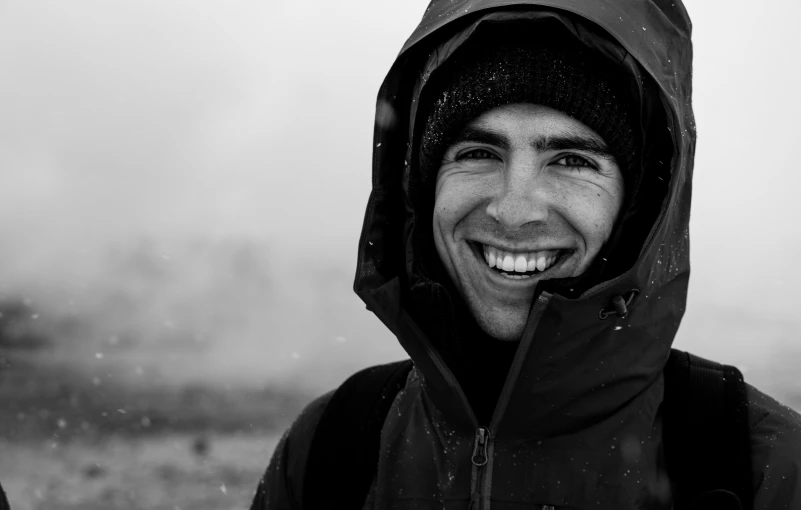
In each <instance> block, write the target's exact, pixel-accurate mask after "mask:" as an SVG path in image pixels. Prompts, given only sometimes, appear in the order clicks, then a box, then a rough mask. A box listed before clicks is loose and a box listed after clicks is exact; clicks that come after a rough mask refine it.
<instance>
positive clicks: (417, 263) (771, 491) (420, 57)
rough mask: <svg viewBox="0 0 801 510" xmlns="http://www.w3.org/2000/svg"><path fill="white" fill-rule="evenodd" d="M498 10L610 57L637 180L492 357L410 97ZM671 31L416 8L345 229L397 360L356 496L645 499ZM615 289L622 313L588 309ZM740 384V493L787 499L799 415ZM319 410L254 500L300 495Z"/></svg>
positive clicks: (675, 155) (672, 251) (452, 504)
mask: <svg viewBox="0 0 801 510" xmlns="http://www.w3.org/2000/svg"><path fill="white" fill-rule="evenodd" d="M511 24H513V25H514V26H516V27H519V26H520V24H525V27H527V28H526V29H529V30H532V31H537V30H540V29H544V28H543V27H545V26H547V27H548V30H551V29H553V28H554V27H558V28H559V30H562V31H564V32H565V33H566V34H567V35H568V36H569V37H573V38H574V40H575V41H576V42H577V43H579V44H582V45H584V46H586V48H587V49H588V51H591V52H594V54H595V55H597V56H598V57H599V58H605V59H607V60H608V61H609V62H610V63H612V64H614V65H616V66H619V67H620V68H622V69H624V70H625V71H626V73H627V75H628V76H629V78H630V86H631V89H632V93H633V94H634V97H635V99H636V104H637V105H638V109H637V113H638V115H639V118H638V119H637V126H638V128H639V130H638V133H637V135H638V136H639V142H640V147H642V150H641V151H640V154H639V164H640V165H641V170H642V182H641V183H640V185H639V190H638V196H639V197H640V199H639V200H637V201H635V202H634V203H633V204H632V205H631V207H630V208H628V209H627V210H626V211H625V213H624V215H623V218H622V219H621V223H620V225H619V228H617V229H616V234H615V236H616V239H613V240H612V241H611V242H610V243H609V244H610V246H613V247H615V248H614V249H613V250H612V251H611V252H604V253H603V257H602V259H606V260H603V262H604V264H600V263H599V264H598V265H595V266H593V269H592V270H591V271H589V272H588V274H586V275H583V276H582V277H579V278H575V279H564V280H550V281H545V282H542V283H541V284H540V286H539V288H538V291H537V298H536V299H535V301H534V303H533V305H532V310H531V312H530V316H529V321H528V324H527V326H526V329H525V332H524V335H523V338H522V339H521V340H520V342H519V345H517V346H516V347H515V349H514V353H513V354H512V357H511V359H509V357H508V353H507V356H506V357H504V355H503V354H501V355H499V359H497V360H492V359H491V357H490V356H485V357H483V359H482V356H481V355H479V354H477V352H481V351H476V349H473V348H471V342H472V343H474V344H475V345H483V346H491V345H492V342H491V339H488V338H486V337H485V336H482V334H481V333H480V332H476V331H475V329H474V327H473V325H472V324H471V322H470V321H469V320H466V317H465V315H464V311H463V309H462V305H461V304H460V300H459V298H458V295H456V294H455V293H454V292H453V289H451V288H449V285H448V282H447V277H446V276H444V274H443V269H442V267H441V266H440V264H439V261H438V257H437V256H436V253H435V250H434V247H433V242H432V237H431V224H430V223H431V207H432V205H433V204H432V202H433V201H432V199H431V196H430V194H429V193H430V188H428V187H427V186H426V185H425V182H422V180H421V179H420V175H419V172H417V170H418V169H417V168H416V163H415V162H416V161H418V160H419V158H418V152H417V151H418V150H419V141H420V137H421V135H422V129H423V125H424V120H425V115H426V113H427V112H418V105H419V104H420V101H421V97H423V95H424V94H425V93H426V84H427V83H428V81H429V80H431V79H432V76H433V75H434V74H435V73H436V71H437V70H438V69H439V68H441V67H442V66H443V65H444V64H445V63H446V62H447V60H448V59H449V58H450V57H451V56H452V55H453V54H454V53H455V52H456V51H457V50H458V49H459V48H460V47H462V46H463V45H464V44H466V43H467V42H468V41H470V40H471V38H474V37H478V36H480V35H481V34H484V33H490V32H491V31H492V30H498V29H500V30H502V29H503V28H504V27H508V26H511ZM690 33H691V24H690V20H689V18H688V16H687V13H686V11H685V10H684V7H683V6H682V4H681V2H678V1H669V0H646V1H641V0H593V1H591V2H590V1H586V0H548V1H537V0H529V1H506V0H480V1H479V0H476V1H468V0H453V1H450V0H435V1H433V2H432V3H431V4H430V5H429V8H428V9H427V11H426V13H425V15H424V18H423V21H422V22H421V24H420V26H419V27H418V28H417V30H416V31H415V32H414V34H413V35H412V36H411V38H410V39H409V40H408V41H407V43H406V45H405V46H404V48H403V50H402V52H401V54H400V55H399V56H398V59H397V60H396V62H395V64H394V65H393V66H392V68H391V69H390V71H389V73H388V75H387V78H386V79H385V81H384V83H383V85H382V87H381V89H380V91H379V96H378V102H377V113H376V128H375V137H374V147H375V149H374V154H373V188H372V192H371V194H370V198H369V202H368V205H367V211H366V214H365V222H364V227H363V231H362V236H361V239H360V241H359V252H358V265H357V274H356V279H355V283H354V290H355V291H356V293H357V294H358V295H359V296H360V297H361V298H362V300H363V301H364V302H365V303H366V304H367V306H368V308H369V309H370V310H372V311H373V313H375V314H376V316H377V317H378V318H379V319H381V320H382V321H383V322H384V324H385V325H386V326H387V327H388V328H389V329H390V330H391V331H392V332H393V333H394V334H395V335H396V336H397V338H398V340H399V342H400V343H401V345H402V346H403V347H404V349H405V350H406V351H407V352H408V353H409V356H410V357H411V359H412V360H413V361H414V364H415V368H414V370H413V371H412V373H411V374H410V377H409V379H408V380H407V383H406V386H405V388H404V389H403V390H402V391H401V392H400V393H399V394H398V396H397V398H396V400H395V402H394V403H393V407H392V408H391V409H390V412H389V413H388V415H387V420H386V422H385V424H384V427H383V430H382V443H381V451H380V456H379V462H378V466H377V475H376V480H375V483H374V484H373V486H372V489H371V491H370V495H369V497H368V501H367V502H366V506H365V507H366V508H377V509H389V508H392V509H402V508H432V509H433V508H437V509H440V508H460V509H463V508H467V507H468V506H469V505H473V508H480V509H485V510H486V509H490V508H492V509H505V508H527V507H528V508H531V507H533V508H537V505H539V508H542V507H543V505H550V506H553V507H555V508H567V509H581V510H591V509H592V510H596V509H635V508H643V505H646V504H647V503H646V502H652V501H654V496H655V495H656V497H657V500H659V501H662V500H664V498H663V497H662V496H663V495H664V490H665V487H666V483H665V479H664V465H663V462H662V460H661V459H662V455H661V453H660V450H661V448H662V447H663V443H662V436H661V416H660V404H661V402H662V399H663V391H664V381H663V376H662V370H663V368H664V366H665V363H666V361H667V359H668V355H669V352H670V347H671V344H672V342H673V339H674V337H675V334H676V331H677V330H678V327H679V324H680V322H681V319H682V316H683V314H684V310H685V306H686V297H687V285H688V281H689V267H690V266H689V217H690V199H691V188H692V173H693V158H694V152H695V124H694V120H693V113H692V105H691V91H692V79H691V78H692V45H691V43H690ZM620 299H624V301H627V304H626V313H610V314H607V315H604V314H603V313H602V312H603V311H607V310H613V311H614V310H616V309H617V308H616V307H615V306H613V303H619V302H620ZM602 317H605V318H602ZM466 344H467V347H466ZM490 349H491V347H490ZM497 352H499V351H495V350H493V353H497ZM500 358H503V359H500ZM465 360H467V361H465ZM504 360H505V361H504ZM501 363H506V364H508V368H506V366H503V367H502V368H501V369H498V366H499V364H501ZM466 367H467V368H466ZM491 387H492V388H495V389H491ZM471 388H472V389H471ZM476 388H478V389H476ZM481 391H487V392H489V393H495V392H497V396H492V397H491V398H490V399H489V401H492V400H495V401H496V402H497V404H496V405H494V406H492V405H490V406H487V407H488V409H485V410H483V411H482V410H480V409H478V407H479V406H474V405H473V403H472V402H487V401H488V400H487V398H482V397H477V396H476V395H478V394H480V393H481ZM469 394H472V397H471V396H470V395H469ZM749 399H750V401H751V404H752V406H751V409H750V410H749V413H750V416H751V420H752V423H751V427H752V447H753V451H754V453H753V455H754V457H753V460H754V471H755V475H754V476H755V480H754V487H755V493H756V499H755V508H756V509H757V510H768V509H771V510H772V509H774V508H788V509H790V508H801V460H800V459H801V417H799V416H798V414H797V413H794V412H792V411H790V410H789V409H787V408H785V407H783V406H781V405H780V404H778V403H777V402H775V401H774V400H772V399H771V398H770V397H767V396H765V395H763V394H761V393H759V392H758V391H756V390H754V389H753V388H751V389H750V392H749ZM471 401H472V402H471ZM324 405H325V399H322V400H318V401H316V402H315V403H313V404H312V405H311V406H310V408H309V409H308V410H307V411H306V412H305V413H304V414H303V415H302V416H301V417H300V418H299V419H298V421H297V422H296V424H295V425H294V426H293V427H292V429H290V431H289V432H288V433H287V435H286V436H285V438H284V439H283V440H282V442H281V444H280V445H279V447H278V449H277V450H276V454H275V456H274V458H273V462H272V463H271V466H270V469H269V470H268V472H267V475H266V478H265V481H264V482H263V484H264V487H266V489H265V494H266V496H265V497H264V502H265V503H264V505H262V506H261V507H262V508H302V502H299V501H298V499H297V498H298V495H299V494H301V493H302V492H301V491H300V489H299V487H300V485H302V478H303V473H302V471H301V468H302V466H303V462H304V460H303V459H304V455H306V454H307V451H308V441H310V439H311V438H310V437H308V435H309V434H310V433H311V431H313V429H314V427H315V426H316V421H315V420H318V419H319V410H320V409H322V407H323V406H324ZM474 407H475V408H474ZM668 490H669V486H668ZM255 507H256V508H258V507H259V506H258V505H255ZM666 508H669V507H666Z"/></svg>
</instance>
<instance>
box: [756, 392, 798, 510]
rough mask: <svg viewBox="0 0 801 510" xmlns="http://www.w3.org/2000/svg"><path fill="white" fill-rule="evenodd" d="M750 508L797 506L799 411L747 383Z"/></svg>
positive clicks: (775, 509)
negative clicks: (750, 466)
mask: <svg viewBox="0 0 801 510" xmlns="http://www.w3.org/2000/svg"><path fill="white" fill-rule="evenodd" d="M748 400H749V414H750V421H751V424H750V425H751V458H752V465H753V470H754V495H755V496H754V510H782V509H787V510H795V509H801V415H799V414H798V413H797V412H795V411H793V410H792V409H790V408H789V407H787V406H785V405H783V404H780V403H779V402H777V401H776V400H774V399H773V398H771V397H769V396H767V395H765V394H764V393H762V392H760V391H759V390H757V389H755V388H753V387H752V386H749V387H748Z"/></svg>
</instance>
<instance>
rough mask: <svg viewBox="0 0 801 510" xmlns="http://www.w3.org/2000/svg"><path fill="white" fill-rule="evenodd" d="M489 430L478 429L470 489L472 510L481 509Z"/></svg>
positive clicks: (487, 459) (487, 457) (474, 446)
mask: <svg viewBox="0 0 801 510" xmlns="http://www.w3.org/2000/svg"><path fill="white" fill-rule="evenodd" d="M490 437H491V436H490V432H489V429H487V428H485V427H479V428H478V429H476V439H475V443H474V444H473V456H472V457H471V459H470V460H471V461H472V462H473V476H472V482H471V484H470V485H471V487H470V510H479V509H480V508H481V495H482V490H481V488H482V487H483V486H484V471H485V469H484V466H486V465H487V462H489V451H488V448H489V441H490Z"/></svg>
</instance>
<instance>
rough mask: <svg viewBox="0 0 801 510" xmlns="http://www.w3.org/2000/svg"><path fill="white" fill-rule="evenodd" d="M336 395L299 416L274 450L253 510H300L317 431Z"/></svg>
mask: <svg viewBox="0 0 801 510" xmlns="http://www.w3.org/2000/svg"><path fill="white" fill-rule="evenodd" d="M333 393H334V392H333V391H332V392H329V393H326V394H325V395H323V396H322V397H319V398H317V399H316V400H314V401H313V402H312V403H311V404H309V405H307V406H306V408H305V409H304V410H303V411H302V412H301V413H300V415H299V416H298V417H297V418H296V419H295V422H294V423H293V424H292V426H291V427H289V429H288V430H287V431H286V432H285V433H284V435H283V437H282V438H281V440H280V441H279V442H278V445H277V446H276V447H275V450H274V451H273V456H272V459H271V460H270V464H269V465H268V466H267V471H266V472H265V473H264V476H262V477H261V480H260V481H259V485H258V487H257V488H256V495H255V496H254V498H253V503H252V504H251V506H250V509H251V510H301V509H302V508H303V500H302V498H303V475H304V474H305V471H306V460H307V459H308V456H309V449H310V447H311V442H312V439H313V438H314V432H315V430H316V428H317V424H318V423H319V422H320V417H321V416H322V414H323V411H324V410H325V406H326V405H327V404H328V401H329V400H330V398H331V395H332V394H333Z"/></svg>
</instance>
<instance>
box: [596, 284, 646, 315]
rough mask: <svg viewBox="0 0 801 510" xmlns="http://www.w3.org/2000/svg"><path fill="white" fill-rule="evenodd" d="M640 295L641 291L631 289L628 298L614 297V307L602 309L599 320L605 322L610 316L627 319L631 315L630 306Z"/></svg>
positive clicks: (627, 294)
mask: <svg viewBox="0 0 801 510" xmlns="http://www.w3.org/2000/svg"><path fill="white" fill-rule="evenodd" d="M639 293H640V291H639V290H638V289H631V290H630V291H628V292H627V293H626V297H624V296H622V295H617V296H615V297H613V298H612V305H611V306H610V307H607V308H601V311H600V312H598V318H599V319H601V320H605V319H606V318H607V317H609V316H610V315H612V314H616V315H617V316H618V317H620V318H621V319H625V318H626V316H627V315H628V314H629V308H628V307H629V305H630V304H631V302H632V301H633V300H634V298H635V297H636V296H637V294H639Z"/></svg>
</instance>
